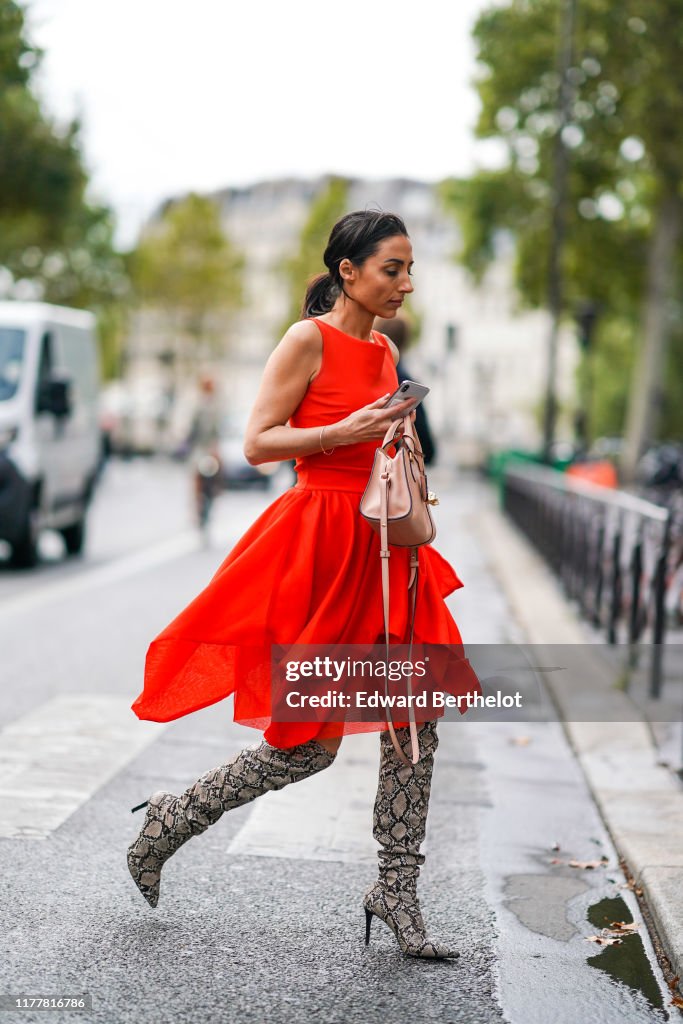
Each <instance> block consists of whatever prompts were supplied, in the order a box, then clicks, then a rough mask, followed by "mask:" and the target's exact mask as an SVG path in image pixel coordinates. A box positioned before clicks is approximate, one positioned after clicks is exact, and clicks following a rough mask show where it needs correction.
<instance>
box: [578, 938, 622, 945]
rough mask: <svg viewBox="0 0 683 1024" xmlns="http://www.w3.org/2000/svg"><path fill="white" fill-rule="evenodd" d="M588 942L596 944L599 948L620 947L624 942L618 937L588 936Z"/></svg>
mask: <svg viewBox="0 0 683 1024" xmlns="http://www.w3.org/2000/svg"><path fill="white" fill-rule="evenodd" d="M586 942H595V943H597V945H598V946H620V945H621V943H622V940H621V939H620V938H618V936H616V935H614V936H612V935H588V936H586Z"/></svg>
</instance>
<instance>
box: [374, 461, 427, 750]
mask: <svg viewBox="0 0 683 1024" xmlns="http://www.w3.org/2000/svg"><path fill="white" fill-rule="evenodd" d="M389 486H390V480H389V473H388V472H387V470H384V472H383V473H382V474H381V476H380V519H379V526H380V530H379V537H380V550H379V557H380V559H381V562H382V607H383V612H384V643H385V657H386V661H387V674H386V676H385V677H384V678H385V693H386V696H387V697H388V696H389V671H388V664H389V610H390V588H389V583H390V577H389V559H390V558H391V550H390V548H389ZM418 571H419V560H418V550H417V548H411V552H410V581H409V583H408V588H409V590H412V597H411V611H410V649H409V655H408V659H409V660H411V658H412V653H413V637H414V634H415V608H416V603H417V583H418ZM411 692H412V691H411V687H410V682H409V683H408V693H409V694H410V693H411ZM386 712H387V725H388V727H389V735H390V736H391V742H392V743H393V745H394V750H395V751H396V753H397V754H398V757H399V758H400V760H401V761H403V762H404V763H405V764H410V761H409V760H408V758H407V757H406V755H405V754H404V753H403V750H402V749H401V745H400V743H399V742H398V737H397V735H396V730H395V729H394V723H393V721H392V718H391V707H390V705H389V703H387V708H386ZM408 722H409V726H410V743H411V753H412V761H413V764H417V762H418V761H419V760H420V745H419V742H418V739H417V725H416V723H415V709H414V708H413V705H412V703H410V702H409V704H408Z"/></svg>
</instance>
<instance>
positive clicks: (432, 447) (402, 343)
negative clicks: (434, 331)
mask: <svg viewBox="0 0 683 1024" xmlns="http://www.w3.org/2000/svg"><path fill="white" fill-rule="evenodd" d="M375 328H376V329H377V330H378V331H381V332H382V334H386V335H387V337H389V338H391V340H392V341H393V343H394V345H395V346H396V348H397V349H398V362H397V364H396V375H397V377H398V382H399V384H402V383H403V381H404V380H414V377H412V376H411V374H410V371H409V370H408V368H407V367H406V365H405V362H404V355H405V352H406V349H407V348H410V345H411V328H410V324H409V323H408V321H407V320H406V318H405V317H403V316H396V317H394V319H393V320H377V321H376V322H375ZM415 429H416V431H417V436H418V437H419V439H420V444H421V446H422V452H423V454H424V458H425V465H426V466H431V464H432V463H433V462H434V461H435V459H436V452H437V449H436V442H435V440H434V436H433V434H432V431H431V429H430V426H429V420H428V418H427V410H426V409H425V406H424V402H421V403H420V404H419V405H418V407H417V409H416V410H415Z"/></svg>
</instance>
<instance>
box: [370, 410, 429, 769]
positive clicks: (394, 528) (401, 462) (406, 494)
mask: <svg viewBox="0 0 683 1024" xmlns="http://www.w3.org/2000/svg"><path fill="white" fill-rule="evenodd" d="M438 503H439V499H438V498H437V497H436V495H435V494H433V492H432V491H430V490H428V488H427V476H426V474H425V468H424V456H423V454H422V447H421V445H420V441H419V439H418V436H417V434H416V432H415V428H414V426H413V421H412V419H411V417H410V416H406V417H404V419H403V420H402V421H400V420H399V421H396V423H392V424H391V426H390V427H389V429H388V430H387V432H386V434H385V436H384V440H383V441H382V444H381V445H380V447H379V448H378V449H377V451H376V452H375V461H374V462H373V465H372V470H371V471H370V478H369V480H368V483H367V486H366V488H365V491H364V493H363V497H362V498H361V502H360V513H361V515H362V516H363V518H364V519H366V520H367V521H368V523H370V526H372V528H373V530H375V531H376V532H377V533H379V535H380V552H379V554H380V558H381V560H382V601H383V606H384V638H385V643H386V656H387V661H388V659H389V594H390V590H389V582H390V581H389V559H390V557H391V551H390V548H389V546H390V545H391V544H394V545H396V546H397V547H409V548H411V552H410V579H409V582H408V589H409V591H410V592H411V611H410V653H411V654H412V645H413V633H414V630H415V603H416V599H417V581H418V571H419V560H418V552H417V549H418V547H421V545H423V544H431V542H432V541H433V540H434V537H435V536H436V527H435V526H434V520H433V519H432V514H431V511H430V505H438ZM409 660H410V656H409ZM410 693H411V689H410V681H409V682H408V694H410ZM388 695H389V692H388V677H387V696H388ZM408 718H409V724H410V738H411V747H412V760H413V764H417V762H418V761H419V759H420V750H419V744H418V740H417V726H416V724H415V711H414V708H413V706H412V704H409V707H408ZM387 724H388V726H389V734H390V736H391V741H392V743H393V745H394V748H395V750H396V753H397V754H398V756H399V757H400V759H401V760H402V761H405V763H406V764H409V763H410V762H409V761H408V759H407V758H406V756H405V754H404V753H403V751H402V750H401V747H400V744H399V742H398V738H397V736H396V731H395V729H394V725H393V721H392V718H391V709H390V707H387Z"/></svg>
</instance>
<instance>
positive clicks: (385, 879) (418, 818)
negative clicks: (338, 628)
mask: <svg viewBox="0 0 683 1024" xmlns="http://www.w3.org/2000/svg"><path fill="white" fill-rule="evenodd" d="M397 734H398V735H400V736H401V737H402V739H401V741H400V742H401V748H402V749H403V751H404V753H405V754H406V757H407V756H408V755H409V753H410V748H411V737H410V734H409V732H408V729H406V728H400V729H398V730H397ZM419 742H420V749H421V751H422V758H421V760H420V761H418V763H417V764H413V765H412V766H411V767H409V768H406V766H405V765H404V764H403V762H401V761H399V759H398V757H397V756H396V753H395V751H394V748H393V745H392V743H391V740H390V739H389V734H388V733H386V732H385V733H382V735H381V738H380V750H381V754H380V769H379V785H378V787H377V798H376V800H375V811H374V817H373V829H372V834H373V836H374V837H375V839H376V840H377V842H378V843H379V844H380V847H381V849H380V850H379V877H378V879H377V881H376V882H375V884H374V885H373V886H371V887H370V889H369V890H368V891H367V892H366V893H365V896H364V897H363V907H364V908H365V915H366V916H365V920H366V928H365V944H366V945H367V944H368V941H369V938H370V921H371V920H372V917H373V915H374V916H375V917H378V918H379V919H380V921H384V923H385V924H386V925H388V927H389V928H390V929H391V930H392V932H393V933H394V935H395V936H396V940H397V942H398V945H399V947H400V949H401V951H402V952H403V953H405V954H406V956H415V957H422V958H425V959H427V958H430V959H439V960H441V959H453V958H456V957H458V956H460V954H459V953H458V951H457V950H455V949H451V948H450V947H449V946H447V945H445V943H443V942H437V940H436V939H430V938H429V936H428V935H427V930H426V928H425V923H424V920H423V917H422V911H421V909H420V903H419V900H418V898H417V878H418V875H419V874H420V867H421V866H422V864H423V863H424V854H422V853H420V846H421V844H422V843H423V842H424V839H425V831H426V824H427V810H428V807H429V794H430V788H431V781H432V768H433V765H434V752H435V750H436V748H437V745H438V742H439V740H438V737H437V734H436V723H435V722H425V723H424V725H423V726H421V728H420V732H419Z"/></svg>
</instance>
